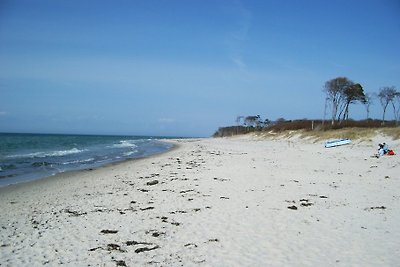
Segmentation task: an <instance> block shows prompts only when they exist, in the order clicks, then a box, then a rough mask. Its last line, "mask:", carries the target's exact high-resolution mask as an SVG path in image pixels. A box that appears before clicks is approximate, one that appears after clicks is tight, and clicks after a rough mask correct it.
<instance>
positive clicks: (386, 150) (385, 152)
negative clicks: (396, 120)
mask: <svg viewBox="0 0 400 267" xmlns="http://www.w3.org/2000/svg"><path fill="white" fill-rule="evenodd" d="M388 151H389V147H388V145H387V144H386V143H383V154H387V153H388Z"/></svg>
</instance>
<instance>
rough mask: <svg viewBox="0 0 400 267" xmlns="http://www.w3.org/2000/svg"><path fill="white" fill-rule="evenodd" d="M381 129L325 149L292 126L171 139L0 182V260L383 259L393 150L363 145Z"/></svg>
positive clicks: (391, 226) (396, 165)
mask: <svg viewBox="0 0 400 267" xmlns="http://www.w3.org/2000/svg"><path fill="white" fill-rule="evenodd" d="M382 138H386V137H382V136H377V137H376V138H374V139H372V140H371V141H363V142H357V141H356V142H353V143H352V144H350V145H346V146H342V147H337V148H331V149H325V148H323V144H321V143H319V142H318V143H314V142H313V141H312V140H306V139H301V138H298V137H291V138H281V139H275V140H272V139H263V138H259V137H256V136H254V135H247V136H238V137H233V138H215V139H208V138H206V139H182V140H174V141H172V142H174V143H175V145H176V146H175V148H173V149H171V150H169V151H167V152H165V153H161V154H157V155H152V156H150V157H146V158H142V159H134V160H129V161H125V162H120V163H115V164H111V165H108V166H103V167H99V168H96V169H93V170H85V171H77V172H68V173H62V174H58V175H57V176H53V177H50V178H45V179H41V180H37V181H34V182H30V183H26V184H19V185H13V186H10V187H7V188H0V203H1V204H0V205H1V208H2V213H1V215H0V227H2V231H1V244H0V251H1V255H2V257H1V259H0V263H1V264H2V265H4V266H15V265H20V266H21V265H26V264H28V263H29V264H31V265H32V266H37V265H43V264H50V265H61V264H62V265H65V266H81V265H86V266H88V265H89V266H99V265H100V266H143V265H154V266H166V265H172V266H178V265H179V266H180V265H182V266H194V265H196V266H198V265H200V266H293V265H302V266H315V265H324V266H333V265H335V266H348V265H362V266H377V265H379V266H393V265H396V264H397V263H398V259H397V257H396V256H395V255H397V254H398V252H399V248H398V246H397V245H396V244H398V240H399V239H400V235H399V233H398V231H397V229H398V226H399V221H400V215H399V213H398V212H397V211H398V210H399V209H400V194H399V192H398V191H397V188H399V186H400V179H399V177H398V173H399V169H400V161H399V159H398V157H397V156H393V157H386V158H379V159H377V158H373V157H371V155H372V154H373V153H374V152H375V146H376V144H375V143H376V142H377V141H378V140H381V139H382ZM169 142H171V141H169ZM389 144H391V145H392V147H394V148H395V147H399V145H400V144H399V142H398V141H393V140H389Z"/></svg>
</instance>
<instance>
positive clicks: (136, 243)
mask: <svg viewBox="0 0 400 267" xmlns="http://www.w3.org/2000/svg"><path fill="white" fill-rule="evenodd" d="M125 244H126V245H127V246H136V245H150V246H151V245H154V244H153V243H148V242H138V241H126V243H125Z"/></svg>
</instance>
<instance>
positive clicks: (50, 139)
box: [0, 133, 173, 187]
mask: <svg viewBox="0 0 400 267" xmlns="http://www.w3.org/2000/svg"><path fill="white" fill-rule="evenodd" d="M166 138H168V137H152V136H110V135H66V134H65V135H64V134H15V133H0V187H4V186H7V185H10V184H17V183H22V182H27V181H31V180H35V179H40V178H44V177H48V176H52V175H55V174H57V173H62V172H67V171H75V170H84V169H92V168H97V167H100V166H104V165H107V164H110V163H114V162H121V161H125V160H129V159H136V158H142V157H148V156H151V155H154V154H158V153H162V152H165V151H168V150H170V149H171V148H172V147H173V145H172V144H170V143H167V142H163V141H161V140H162V139H166Z"/></svg>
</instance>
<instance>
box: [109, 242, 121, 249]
mask: <svg viewBox="0 0 400 267" xmlns="http://www.w3.org/2000/svg"><path fill="white" fill-rule="evenodd" d="M107 250H108V251H111V250H118V251H123V250H121V246H120V245H117V244H112V243H111V244H107Z"/></svg>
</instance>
